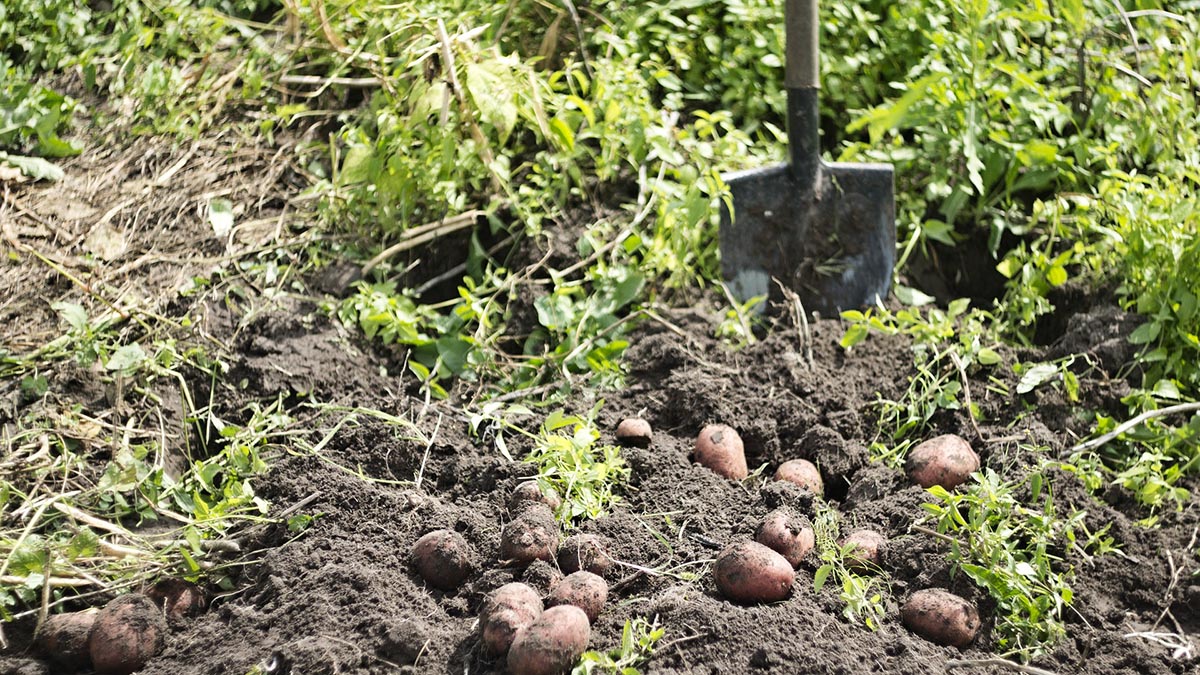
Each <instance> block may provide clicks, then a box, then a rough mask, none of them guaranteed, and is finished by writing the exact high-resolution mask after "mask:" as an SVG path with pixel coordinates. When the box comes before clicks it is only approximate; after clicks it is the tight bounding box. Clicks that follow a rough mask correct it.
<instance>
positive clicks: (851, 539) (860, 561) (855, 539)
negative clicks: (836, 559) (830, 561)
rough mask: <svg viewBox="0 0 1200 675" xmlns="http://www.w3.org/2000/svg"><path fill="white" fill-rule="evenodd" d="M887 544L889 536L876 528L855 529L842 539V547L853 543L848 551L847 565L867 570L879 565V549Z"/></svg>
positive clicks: (851, 567)
mask: <svg viewBox="0 0 1200 675" xmlns="http://www.w3.org/2000/svg"><path fill="white" fill-rule="evenodd" d="M884 544H887V537H885V536H883V535H882V534H879V533H878V532H876V531H875V530H855V531H853V532H851V533H850V535H849V536H847V537H846V538H845V539H843V540H842V548H843V549H844V548H845V547H846V546H849V545H853V548H852V549H850V551H849V552H847V553H846V557H845V560H844V561H843V562H845V564H846V567H849V568H850V569H855V570H866V569H871V568H873V567H879V549H881V548H883V546H884Z"/></svg>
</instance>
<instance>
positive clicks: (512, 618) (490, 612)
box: [479, 583, 542, 656]
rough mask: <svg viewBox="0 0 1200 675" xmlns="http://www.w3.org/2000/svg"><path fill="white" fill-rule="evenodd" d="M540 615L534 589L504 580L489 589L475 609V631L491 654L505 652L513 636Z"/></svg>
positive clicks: (540, 600)
mask: <svg viewBox="0 0 1200 675" xmlns="http://www.w3.org/2000/svg"><path fill="white" fill-rule="evenodd" d="M541 615H542V599H541V598H540V597H539V596H538V594H537V591H535V590H533V589H532V588H530V587H529V586H526V585H525V584H522V583H511V584H505V585H503V586H501V587H500V588H497V589H496V590H494V591H492V593H491V594H490V595H488V596H487V598H485V599H484V601H483V606H482V607H481V608H480V610H479V634H480V637H481V638H482V639H483V646H484V650H485V651H487V653H488V654H489V655H491V656H502V655H504V654H507V653H508V648H509V647H510V646H512V641H513V638H515V637H516V636H517V633H520V632H521V631H523V630H525V629H526V628H528V627H529V626H530V624H532V623H533V622H534V621H536V620H537V618H538V617H539V616H541Z"/></svg>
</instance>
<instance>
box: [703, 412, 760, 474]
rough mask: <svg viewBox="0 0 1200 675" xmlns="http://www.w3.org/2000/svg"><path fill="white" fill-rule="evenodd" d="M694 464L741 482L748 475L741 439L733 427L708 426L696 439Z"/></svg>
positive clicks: (744, 450) (721, 425)
mask: <svg viewBox="0 0 1200 675" xmlns="http://www.w3.org/2000/svg"><path fill="white" fill-rule="evenodd" d="M695 457H696V462H697V463H698V464H700V465H701V466H703V467H706V468H708V469H710V470H712V471H713V472H715V473H717V474H718V475H721V476H724V477H725V478H732V479H734V480H741V479H743V478H745V477H746V476H748V475H750V470H749V468H748V467H747V466H746V449H745V446H744V445H743V444H742V437H741V436H738V432H737V431H734V429H733V427H730V426H727V425H724V424H710V425H708V426H706V427H704V429H702V430H701V431H700V435H699V436H697V437H696V454H695Z"/></svg>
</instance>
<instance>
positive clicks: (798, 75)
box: [784, 0, 821, 89]
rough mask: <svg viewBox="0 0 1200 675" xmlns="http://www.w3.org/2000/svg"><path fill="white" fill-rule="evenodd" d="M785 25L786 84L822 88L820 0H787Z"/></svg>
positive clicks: (797, 86)
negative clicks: (819, 46) (818, 8)
mask: <svg viewBox="0 0 1200 675" xmlns="http://www.w3.org/2000/svg"><path fill="white" fill-rule="evenodd" d="M784 26H785V30H786V37H787V46H786V68H785V72H784V85H785V86H786V87H787V88H788V89H819V88H820V87H821V76H820V61H819V56H818V51H819V50H818V44H819V40H820V33H821V23H820V19H819V17H818V14H817V0H787V6H786V7H785V8H784Z"/></svg>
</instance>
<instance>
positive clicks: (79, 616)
mask: <svg viewBox="0 0 1200 675" xmlns="http://www.w3.org/2000/svg"><path fill="white" fill-rule="evenodd" d="M95 623H96V610H88V611H86V612H72V613H69V614H51V615H50V616H48V617H46V621H45V623H43V624H42V629H41V631H40V632H38V635H37V646H38V649H39V650H41V652H42V654H44V655H45V656H46V659H47V660H48V661H50V663H52V664H53V665H55V666H58V667H59V668H61V669H62V670H84V669H85V668H90V667H91V665H92V655H91V654H90V653H89V652H88V635H90V634H91V632H92V626H93V625H95Z"/></svg>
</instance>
